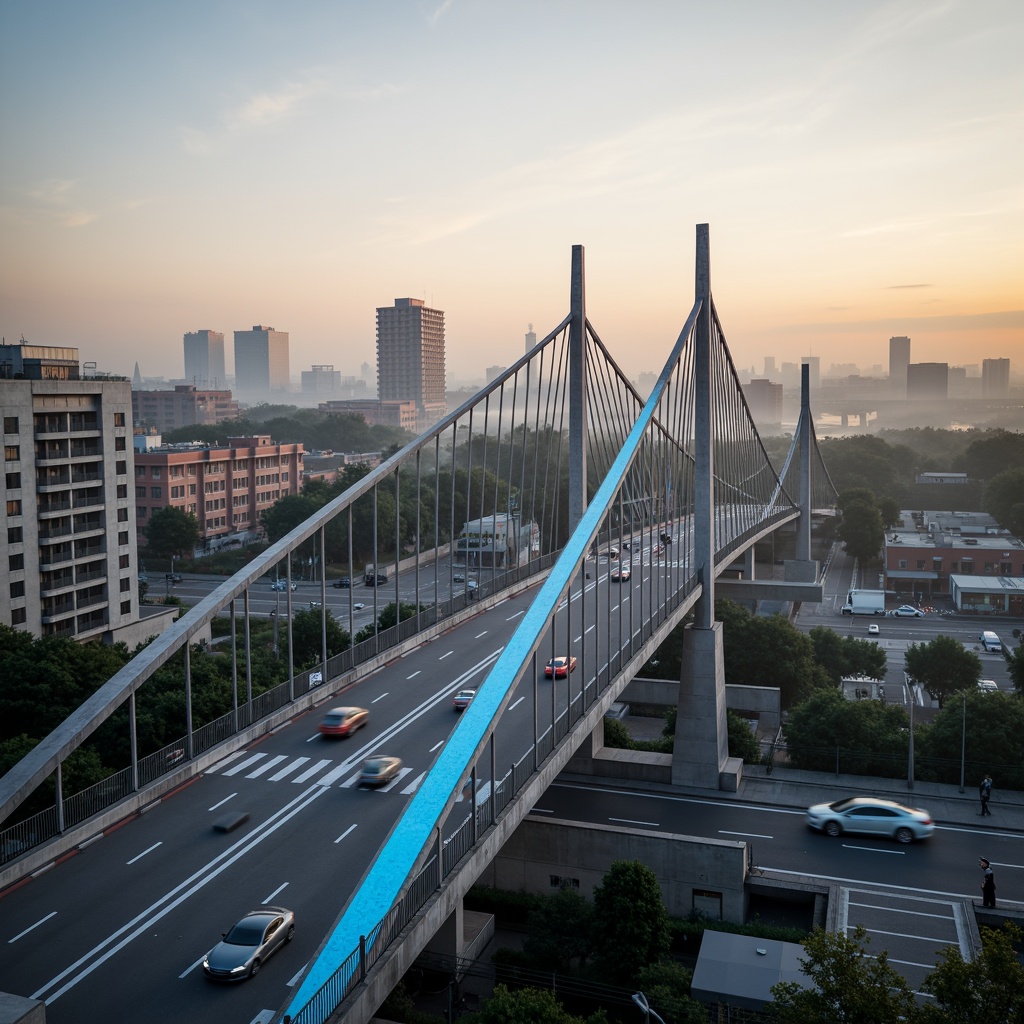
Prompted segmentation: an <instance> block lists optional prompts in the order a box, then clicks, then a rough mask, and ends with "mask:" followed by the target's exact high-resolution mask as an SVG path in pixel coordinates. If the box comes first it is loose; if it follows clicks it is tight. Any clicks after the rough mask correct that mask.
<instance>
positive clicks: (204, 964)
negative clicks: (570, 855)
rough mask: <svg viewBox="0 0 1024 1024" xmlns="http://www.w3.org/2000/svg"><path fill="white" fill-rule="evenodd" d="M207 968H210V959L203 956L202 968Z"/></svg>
mask: <svg viewBox="0 0 1024 1024" xmlns="http://www.w3.org/2000/svg"><path fill="white" fill-rule="evenodd" d="M209 966H210V958H209V957H208V956H204V957H203V967H206V968H209Z"/></svg>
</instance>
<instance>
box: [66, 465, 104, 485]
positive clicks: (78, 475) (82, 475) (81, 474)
mask: <svg viewBox="0 0 1024 1024" xmlns="http://www.w3.org/2000/svg"><path fill="white" fill-rule="evenodd" d="M102 479H103V466H102V464H101V463H99V462H88V463H85V464H84V465H80V466H72V468H71V482H72V483H73V484H91V483H98V482H99V481H100V480H102Z"/></svg>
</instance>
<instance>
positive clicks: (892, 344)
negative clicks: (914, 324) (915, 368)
mask: <svg viewBox="0 0 1024 1024" xmlns="http://www.w3.org/2000/svg"><path fill="white" fill-rule="evenodd" d="M909 365H910V339H909V338H903V337H900V338H890V339H889V388H890V390H891V391H892V394H893V397H894V398H904V397H906V394H907V367H908V366H909Z"/></svg>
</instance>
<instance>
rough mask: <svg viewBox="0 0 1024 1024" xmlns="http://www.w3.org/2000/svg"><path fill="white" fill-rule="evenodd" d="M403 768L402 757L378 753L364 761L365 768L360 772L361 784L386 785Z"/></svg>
mask: <svg viewBox="0 0 1024 1024" xmlns="http://www.w3.org/2000/svg"><path fill="white" fill-rule="evenodd" d="M401 770H402V759H401V758H400V757H386V756H384V755H382V754H378V755H376V756H375V757H368V758H367V759H366V760H365V761H364V762H363V770H362V771H361V772H360V773H359V785H360V786H384V785H386V784H387V783H389V782H391V780H392V779H394V778H395V776H396V775H398V773H399V772H400V771H401Z"/></svg>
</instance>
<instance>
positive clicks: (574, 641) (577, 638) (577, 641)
mask: <svg viewBox="0 0 1024 1024" xmlns="http://www.w3.org/2000/svg"><path fill="white" fill-rule="evenodd" d="M582 639H583V634H582V633H581V634H580V635H579V636H578V637H576V639H575V640H573V643H574V644H578V643H579V642H580V641H581V640H582Z"/></svg>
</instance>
